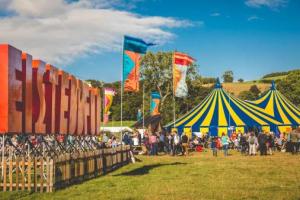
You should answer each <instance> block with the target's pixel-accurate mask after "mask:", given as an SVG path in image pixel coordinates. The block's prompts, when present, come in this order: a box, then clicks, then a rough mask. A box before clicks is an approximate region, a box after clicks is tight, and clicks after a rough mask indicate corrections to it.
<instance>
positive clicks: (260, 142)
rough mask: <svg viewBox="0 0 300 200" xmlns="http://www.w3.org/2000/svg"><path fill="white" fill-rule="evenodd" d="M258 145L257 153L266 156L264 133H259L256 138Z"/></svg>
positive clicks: (265, 137) (265, 136)
mask: <svg viewBox="0 0 300 200" xmlns="http://www.w3.org/2000/svg"><path fill="white" fill-rule="evenodd" d="M257 140H258V145H259V151H260V155H261V156H262V155H267V144H266V143H267V135H266V134H265V133H262V132H261V133H259V135H258V137H257Z"/></svg>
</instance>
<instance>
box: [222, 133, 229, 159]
mask: <svg viewBox="0 0 300 200" xmlns="http://www.w3.org/2000/svg"><path fill="white" fill-rule="evenodd" d="M221 143H222V147H223V151H224V156H228V145H229V138H228V136H227V135H225V133H222V137H221Z"/></svg>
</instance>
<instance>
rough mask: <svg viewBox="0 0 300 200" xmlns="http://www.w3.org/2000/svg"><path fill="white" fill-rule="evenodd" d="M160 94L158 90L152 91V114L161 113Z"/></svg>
mask: <svg viewBox="0 0 300 200" xmlns="http://www.w3.org/2000/svg"><path fill="white" fill-rule="evenodd" d="M159 103H160V94H159V93H158V92H152V93H151V105H150V114H151V115H152V116H154V115H159V114H160V112H159Z"/></svg>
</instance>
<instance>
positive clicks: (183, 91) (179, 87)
mask: <svg viewBox="0 0 300 200" xmlns="http://www.w3.org/2000/svg"><path fill="white" fill-rule="evenodd" d="M173 59H174V60H173V91H174V95H175V96H176V97H185V96H187V94H188V88H187V84H186V72H187V67H188V66H189V65H191V64H192V63H193V62H194V59H193V58H192V57H190V56H189V55H187V54H184V53H180V52H174V57H173Z"/></svg>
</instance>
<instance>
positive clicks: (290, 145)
mask: <svg viewBox="0 0 300 200" xmlns="http://www.w3.org/2000/svg"><path fill="white" fill-rule="evenodd" d="M123 143H125V144H128V145H131V146H133V148H134V149H137V151H138V153H139V154H145V155H151V156H154V155H158V154H170V155H172V156H175V155H188V154H189V152H191V151H198V152H201V151H204V150H209V149H211V151H212V153H213V156H217V155H218V151H223V153H224V156H228V155H229V150H236V151H238V152H240V153H241V154H242V155H249V156H255V155H257V154H258V153H259V154H260V155H272V154H273V153H274V151H280V152H285V151H288V152H291V153H292V154H296V153H298V152H299V151H300V128H298V129H295V130H293V131H292V132H291V133H288V134H285V133H282V134H280V136H279V137H276V136H275V134H274V133H273V132H266V131H265V132H260V133H255V132H247V133H241V132H232V134H231V135H230V136H227V134H225V133H223V134H222V135H221V136H220V137H218V136H212V137H210V136H209V134H201V135H198V136H196V135H193V136H192V137H189V136H188V135H187V134H185V133H182V134H181V135H179V134H178V133H177V131H175V130H174V131H172V132H171V133H168V132H154V133H150V132H145V133H144V135H143V137H142V135H141V134H140V133H139V132H137V131H136V132H134V133H133V134H132V135H130V134H129V133H125V134H124V136H123ZM138 147H140V148H138Z"/></svg>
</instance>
